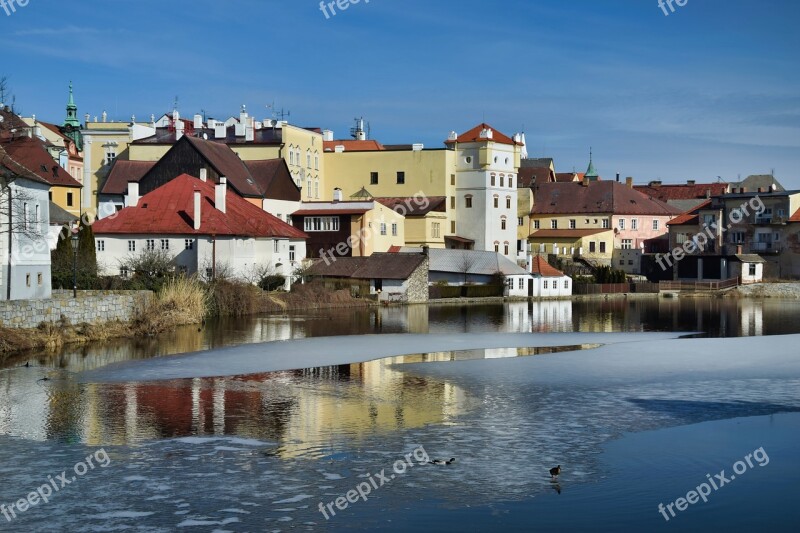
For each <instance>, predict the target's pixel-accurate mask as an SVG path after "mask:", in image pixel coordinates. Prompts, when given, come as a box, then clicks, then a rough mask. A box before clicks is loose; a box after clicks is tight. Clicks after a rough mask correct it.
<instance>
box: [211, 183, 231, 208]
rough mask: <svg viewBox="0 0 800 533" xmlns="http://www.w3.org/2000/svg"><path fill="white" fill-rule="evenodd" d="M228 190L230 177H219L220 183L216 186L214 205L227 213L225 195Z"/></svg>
mask: <svg viewBox="0 0 800 533" xmlns="http://www.w3.org/2000/svg"><path fill="white" fill-rule="evenodd" d="M227 191H228V178H226V177H225V176H222V177H220V178H219V184H217V186H216V187H215V188H214V193H215V194H214V205H215V206H216V208H217V209H218V210H220V211H222V212H223V213H225V195H226V193H227Z"/></svg>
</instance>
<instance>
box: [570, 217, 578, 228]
mask: <svg viewBox="0 0 800 533" xmlns="http://www.w3.org/2000/svg"><path fill="white" fill-rule="evenodd" d="M577 227H578V221H577V220H575V219H574V218H571V219H569V229H575V228H577Z"/></svg>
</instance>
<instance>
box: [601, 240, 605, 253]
mask: <svg viewBox="0 0 800 533" xmlns="http://www.w3.org/2000/svg"><path fill="white" fill-rule="evenodd" d="M600 253H601V254H604V253H606V241H600Z"/></svg>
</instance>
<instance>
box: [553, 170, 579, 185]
mask: <svg viewBox="0 0 800 533" xmlns="http://www.w3.org/2000/svg"><path fill="white" fill-rule="evenodd" d="M577 176H578V175H577V174H576V173H575V172H556V181H557V182H559V183H568V182H570V181H575V180H577V179H578V177H577Z"/></svg>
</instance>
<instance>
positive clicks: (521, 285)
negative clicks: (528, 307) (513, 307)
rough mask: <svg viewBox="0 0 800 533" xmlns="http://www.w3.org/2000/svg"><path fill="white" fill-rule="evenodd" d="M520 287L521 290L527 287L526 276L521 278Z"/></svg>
mask: <svg viewBox="0 0 800 533" xmlns="http://www.w3.org/2000/svg"><path fill="white" fill-rule="evenodd" d="M518 288H519V289H520V290H522V289H524V288H525V278H519V285H518Z"/></svg>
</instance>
